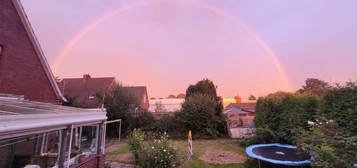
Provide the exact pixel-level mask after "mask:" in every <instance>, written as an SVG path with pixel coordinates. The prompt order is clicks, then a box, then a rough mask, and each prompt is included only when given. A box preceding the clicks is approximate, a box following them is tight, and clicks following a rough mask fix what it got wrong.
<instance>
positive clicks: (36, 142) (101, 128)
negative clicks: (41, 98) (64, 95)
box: [0, 95, 107, 168]
mask: <svg viewBox="0 0 357 168" xmlns="http://www.w3.org/2000/svg"><path fill="white" fill-rule="evenodd" d="M106 119H107V117H106V112H105V110H102V109H81V108H73V107H66V106H61V105H54V104H49V103H40V102H33V101H27V100H24V99H23V98H22V97H15V96H4V95H0V167H1V168H76V167H93V168H95V167H103V165H104V149H105V121H106Z"/></svg>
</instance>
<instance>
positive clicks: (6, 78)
mask: <svg viewBox="0 0 357 168" xmlns="http://www.w3.org/2000/svg"><path fill="white" fill-rule="evenodd" d="M0 45H2V46H4V48H3V53H2V55H1V56H0V93H8V94H18V95H24V96H25V98H26V99H29V100H34V101H42V102H53V103H54V102H57V99H58V98H57V96H56V94H55V92H54V90H53V88H52V86H51V83H50V81H49V79H48V78H47V75H46V72H45V70H44V68H43V66H42V65H41V62H40V59H39V58H38V56H37V55H36V52H35V50H34V46H33V45H32V43H31V41H30V39H29V37H28V36H27V33H26V29H25V27H24V25H23V24H22V22H21V19H20V17H19V15H18V13H17V12H16V9H15V7H14V5H13V4H12V0H0Z"/></svg>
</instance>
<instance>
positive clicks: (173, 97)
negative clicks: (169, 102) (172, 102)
mask: <svg viewBox="0 0 357 168" xmlns="http://www.w3.org/2000/svg"><path fill="white" fill-rule="evenodd" d="M167 98H168V99H175V98H176V96H175V95H169V96H167Z"/></svg>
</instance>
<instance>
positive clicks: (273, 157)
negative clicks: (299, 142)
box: [245, 143, 311, 167]
mask: <svg viewBox="0 0 357 168" xmlns="http://www.w3.org/2000/svg"><path fill="white" fill-rule="evenodd" d="M245 151H246V153H247V155H248V156H249V157H251V158H254V159H258V161H259V167H260V161H261V160H262V161H265V162H269V163H273V164H278V165H286V166H304V165H308V164H310V162H311V161H310V159H309V158H306V157H303V156H300V155H297V153H296V146H292V145H284V144H278V143H275V144H258V145H251V146H248V147H247V148H246V150H245Z"/></svg>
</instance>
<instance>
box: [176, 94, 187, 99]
mask: <svg viewBox="0 0 357 168" xmlns="http://www.w3.org/2000/svg"><path fill="white" fill-rule="evenodd" d="M176 97H177V98H179V99H184V98H185V97H186V95H185V94H183V93H180V94H178V95H177V96H176Z"/></svg>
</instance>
